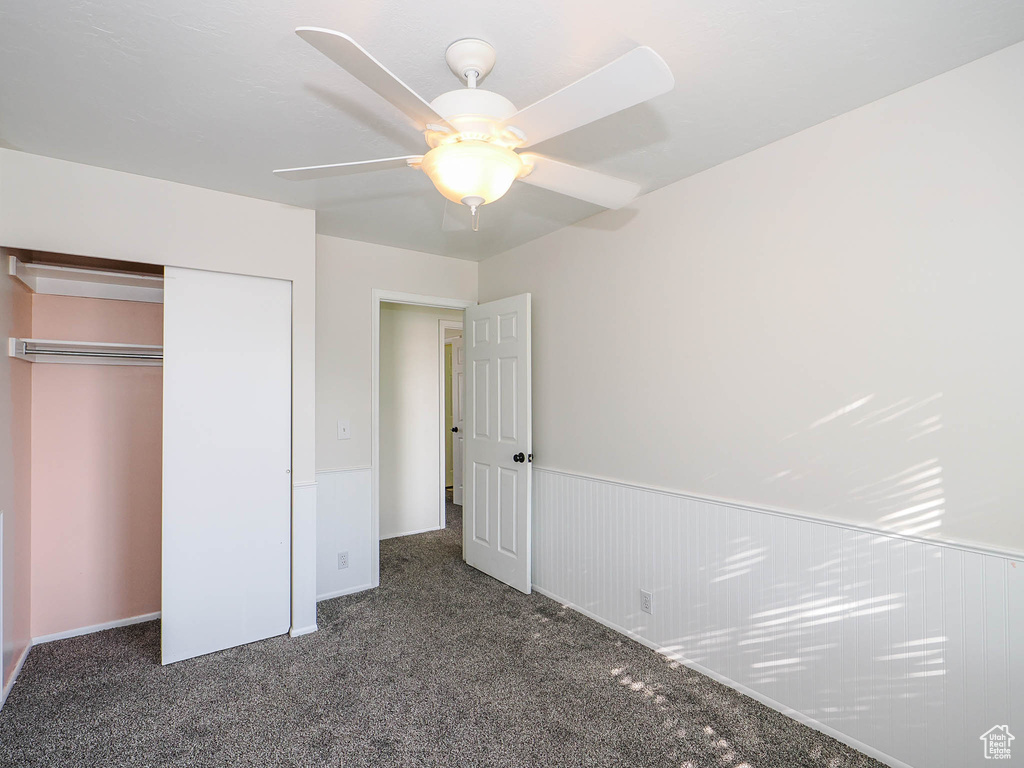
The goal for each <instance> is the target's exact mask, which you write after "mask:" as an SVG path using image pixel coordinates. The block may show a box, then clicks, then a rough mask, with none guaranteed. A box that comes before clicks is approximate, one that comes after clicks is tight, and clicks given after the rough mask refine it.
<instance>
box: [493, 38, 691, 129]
mask: <svg viewBox="0 0 1024 768" xmlns="http://www.w3.org/2000/svg"><path fill="white" fill-rule="evenodd" d="M673 85H675V78H673V77H672V71H671V70H670V69H669V68H668V64H666V63H665V61H664V60H663V59H662V58H661V56H659V55H658V54H656V53H655V52H654V51H653V50H651V49H650V48H648V47H646V46H641V47H640V48H634V49H633V50H632V51H630V52H629V53H627V54H626V55H625V56H620V57H619V58H617V59H616V60H615V61H613V62H612V63H611V64H606V65H605V66H603V67H601V68H600V69H599V70H597V71H596V72H591V73H590V74H589V75H587V76H586V77H584V78H582V79H580V80H577V81H576V82H575V83H573V84H572V85H567V86H566V87H565V88H563V89H562V90H560V91H555V93H553V94H551V95H550V96H548V97H547V98H544V99H541V100H540V101H538V102H534V103H533V104H531V105H530V106H528V107H524V108H523V109H521V110H519V111H518V112H516V114H514V115H512V117H510V118H509V119H508V120H506V121H505V126H506V127H513V128H518V129H519V130H520V131H522V132H523V133H525V134H526V143H525V144H524V145H523V146H524V147H529V146H532V145H534V144H539V143H540V142H542V141H545V140H546V139H550V138H552V137H554V136H558V135H560V134H563V133H565V132H567V131H571V130H572V129H573V128H579V127H580V126H583V125H586V124H587V123H592V122H594V121H595V120H600V119H601V118H602V117H607V116H608V115H613V114H615V113H616V112H621V111H622V110H624V109H628V108H629V107H632V106H633V105H635V104H639V103H641V102H643V101H647V100H648V99H653V98H654V97H655V96H659V95H661V94H663V93H666V92H668V91H670V90H672V86H673Z"/></svg>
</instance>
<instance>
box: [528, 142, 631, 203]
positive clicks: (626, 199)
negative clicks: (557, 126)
mask: <svg viewBox="0 0 1024 768" xmlns="http://www.w3.org/2000/svg"><path fill="white" fill-rule="evenodd" d="M520 157H522V158H523V160H524V161H525V162H526V163H527V164H532V165H533V170H532V171H531V172H530V174H529V175H527V176H523V177H522V178H520V179H519V180H520V181H525V182H526V183H527V184H532V185H533V186H535V187H543V188H544V189H550V190H551V191H552V192H558V193H560V194H563V195H568V196H569V197H575V198H576V199H577V200H586V201H587V202H588V203H594V204H595V205H601V206H604V207H605V208H621V207H622V206H624V205H628V204H629V203H630V202H632V201H633V200H634V199H635V198H636V196H637V194H639V192H640V185H639V184H635V183H633V182H632V181H625V180H624V179H617V178H615V177H614V176H605V175H604V174H603V173H598V172H597V171H588V170H587V169H586V168H580V167H578V166H575V165H568V164H567V163H560V162H558V161H557V160H552V159H551V158H550V157H544V156H543V155H534V154H527V153H524V154H522V155H520Z"/></svg>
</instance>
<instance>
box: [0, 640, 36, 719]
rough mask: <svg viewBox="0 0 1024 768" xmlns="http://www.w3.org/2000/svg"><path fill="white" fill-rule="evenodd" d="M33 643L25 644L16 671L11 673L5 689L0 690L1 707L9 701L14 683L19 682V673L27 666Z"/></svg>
mask: <svg viewBox="0 0 1024 768" xmlns="http://www.w3.org/2000/svg"><path fill="white" fill-rule="evenodd" d="M32 645H33V644H32V643H29V644H28V645H26V646H25V650H24V651H22V652H21V657H20V658H19V659H18V663H17V664H15V665H14V671H13V672H12V673H11V679H10V680H8V681H7V685H5V686H4V688H3V691H0V709H3V708H4V703H5V702H6V701H7V696H8V694H10V692H11V689H12V688H13V687H14V684H15V683H16V682H18V675H19V674H21V668H22V667H23V666H25V659H27V658H28V652H29V651H31V650H32Z"/></svg>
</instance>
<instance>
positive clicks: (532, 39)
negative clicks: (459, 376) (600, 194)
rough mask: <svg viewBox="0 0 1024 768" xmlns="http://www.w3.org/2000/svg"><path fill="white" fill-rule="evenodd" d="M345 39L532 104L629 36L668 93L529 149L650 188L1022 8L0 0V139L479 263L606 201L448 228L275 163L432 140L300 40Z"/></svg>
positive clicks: (914, 72)
mask: <svg viewBox="0 0 1024 768" xmlns="http://www.w3.org/2000/svg"><path fill="white" fill-rule="evenodd" d="M299 25H312V26H323V27H329V28H333V29H338V30H340V31H343V32H346V33H348V34H350V35H351V36H353V37H354V38H355V39H356V40H357V41H359V42H360V43H361V44H362V45H363V46H364V47H365V48H367V49H368V50H369V51H370V52H371V53H372V54H373V55H374V56H376V58H378V59H379V60H381V61H382V62H384V64H385V65H386V66H387V67H388V68H390V69H391V70H392V71H393V72H395V73H396V74H397V75H398V76H399V77H401V78H403V79H404V80H405V81H406V82H407V83H408V84H409V85H411V86H412V87H413V88H414V89H415V90H417V91H418V92H419V93H420V94H421V95H422V96H424V97H425V98H426V99H427V100H430V99H433V98H434V97H435V96H437V95H438V94H440V93H442V92H444V91H447V90H451V89H453V88H455V87H458V86H459V83H458V81H457V80H456V79H455V78H454V77H453V76H452V74H451V73H450V72H449V71H448V69H447V67H446V65H445V62H444V50H445V47H446V46H447V45H448V43H450V42H452V41H453V40H456V39H458V38H461V37H468V36H476V37H482V38H484V39H486V40H488V41H490V42H491V43H492V44H493V45H494V46H495V47H496V48H497V49H498V63H497V65H496V67H495V69H494V72H493V73H492V74H491V75H490V77H488V78H487V80H486V81H485V82H484V83H483V87H485V88H488V89H489V90H494V91H497V92H499V93H501V94H503V95H504V96H506V97H508V98H510V99H511V100H512V101H513V102H514V103H515V104H516V105H517V106H519V107H523V106H526V105H527V104H529V103H531V102H533V101H535V100H537V99H539V98H541V97H543V96H545V95H547V94H548V93H550V92H552V91H554V90H556V89H558V88H560V87H562V86H564V85H566V84H568V83H570V82H572V81H573V80H576V79H578V78H579V77H581V76H583V75H585V74H587V73H588V72H590V71H592V70H593V69H596V68H597V67H599V66H601V65H602V64H604V63H606V62H608V61H611V60H612V59H614V58H616V57H617V56H619V55H621V54H623V53H625V52H626V51H628V50H629V49H631V48H632V47H634V46H635V45H637V44H644V45H649V46H651V47H653V48H654V49H655V50H656V51H658V52H659V53H660V54H661V55H662V56H663V57H664V58H665V60H666V61H667V62H668V64H669V66H670V67H671V68H672V71H673V72H674V74H675V77H676V88H675V90H674V91H673V92H671V93H669V94H667V95H664V96H661V97H658V98H657V99H655V100H653V101H651V102H648V103H646V104H641V105H639V106H637V107H633V108H632V109H629V110H627V111H625V112H622V113H619V114H618V115H614V116H612V117H609V118H606V119H604V120H601V121H598V122H597V123H593V124H591V125H589V126H586V127H584V128H580V129H578V130H576V131H573V132H571V133H569V134H566V135H564V136H561V137H558V138H556V139H552V140H550V141H548V142H545V143H543V144H540V145H538V146H537V148H536V150H537V151H538V152H540V153H542V154H547V155H551V156H553V157H556V158H558V159H561V160H565V161H569V162H573V163H577V164H579V165H583V166H586V167H588V168H593V169H595V170H600V171H603V172H605V173H609V174H613V175H617V176H621V177H622V178H626V179H631V180H634V181H637V182H639V183H640V184H642V185H643V190H644V191H650V190H653V189H657V188H658V187H661V186H664V185H666V184H669V183H671V182H673V181H676V180H678V179H681V178H684V177H686V176H689V175H691V174H693V173H696V172H698V171H701V170H703V169H705V168H709V167H711V166H713V165H716V164H718V163H721V162H723V161H725V160H728V159H730V158H733V157H736V156H737V155H741V154H743V153H745V152H748V151H750V150H752V149H755V148H757V147H760V146H763V145H765V144H768V143H770V142H772V141H774V140H776V139H779V138H781V137H783V136H787V135H789V134H792V133H795V132H796V131H799V130H801V129H803V128H807V127H809V126H811V125H814V124H815V123H819V122H821V121H822V120H826V119H828V118H830V117H832V116H834V115H837V114H841V113H843V112H846V111H849V110H851V109H853V108H855V107H858V106H860V105H863V104H866V103H868V102H870V101H874V100H875V99H878V98H881V97H882V96H885V95H887V94H890V93H893V92H894V91H897V90H900V89H901V88H905V87H907V86H909V85H912V84H914V83H918V82H920V81H922V80H925V79H927V78H929V77H932V76H934V75H937V74H939V73H941V72H945V71H947V70H950V69H952V68H954V67H957V66H959V65H961V64H964V63H966V62H968V61H972V60H973V59H976V58H979V57H981V56H984V55H986V54H988V53H991V52H993V51H996V50H998V49H1000V48H1003V47H1006V46H1008V45H1011V44H1013V43H1016V42H1019V41H1020V40H1022V39H1024V2H1021V0H813V1H811V0H650V1H647V2H645V1H644V0H636V1H635V2H622V0H569V1H567V0H520V1H519V2H503V3H497V2H489V1H487V0H483V1H480V0H478V2H475V3H474V2H465V1H464V0H462V1H460V0H429V1H422V2H413V1H412V0H347V1H346V2H337V1H333V2H327V0H293V1H292V2H281V0H215V1H214V0H130V1H129V0H120V2H118V1H116V0H46V2H29V1H27V0H26V1H23V2H15V3H4V4H3V5H0V73H2V74H0V145H2V146H6V147H10V148H13V149H18V150H23V151H25V152H31V153H35V154H41V155H49V156H52V157H58V158H64V159H67V160H73V161H76V162H81V163H88V164H90V165H97V166H103V167H106V168H114V169H118V170H122V171H129V172H132V173H138V174H143V175H146V176H154V177H157V178H162V179H171V180H173V181H180V182H184V183H186V184H193V185H197V186H201V187H209V188H211V189H219V190H224V191H227V192H234V193H238V194H243V195H249V196H252V197H259V198H265V199H269V200H276V201H280V202H284V203H291V204H293V205H299V206H303V207H310V208H316V210H317V212H318V213H317V228H318V230H319V231H320V232H322V233H326V234H331V235H338V236H340V237H347V238H353V239H356V240H366V241H371V242H376V243H385V244H388V245H395V246H401V247H404V248H411V249H414V250H420V251H427V252H431V253H440V254H446V255H450V256H458V257H462V258H469V259H479V258H484V257H486V256H489V255H492V254H494V253H499V252H501V251H503V250H505V249H507V248H510V247H512V246H515V245H518V244H521V243H524V242H527V241H529V240H532V239H534V238H536V237H539V236H541V235H543V234H546V233H548V232H551V231H553V230H555V229H558V228H560V227H563V226H566V225H568V224H570V223H573V222H576V221H579V220H581V219H584V218H586V217H588V216H590V215H592V214H594V213H596V212H597V211H599V210H600V209H599V208H596V207H595V206H592V205H589V204H587V203H582V202H579V201H576V200H572V199H569V198H565V197H562V196H560V195H557V194H555V193H553V192H548V191H545V190H542V189H538V188H535V187H530V186H528V185H525V184H516V185H514V187H513V189H512V191H510V192H509V194H508V195H507V196H506V197H505V198H503V199H501V200H499V201H497V202H496V203H494V204H493V205H490V206H488V207H486V208H485V209H483V211H482V212H481V225H482V229H481V231H480V232H478V233H473V232H470V231H463V232H443V231H442V230H441V219H442V212H443V208H444V199H443V198H442V197H441V196H440V194H438V193H437V192H436V191H435V190H434V189H433V187H432V186H431V185H430V182H429V181H428V180H427V178H426V177H425V176H424V175H423V174H422V173H420V172H418V171H413V170H405V169H400V170H393V171H384V172H381V173H378V174H368V175H364V176H356V177H352V176H350V177H346V178H338V179H332V180H328V181H319V182H289V181H285V180H282V179H278V178H275V177H274V176H272V175H271V173H270V172H271V170H272V169H274V168H281V167H290V166H300V165H315V164H321V163H337V162H347V161H352V160H364V159H371V158H377V157H388V156H392V155H402V154H419V153H421V152H423V151H424V148H425V147H424V144H423V140H422V137H421V135H420V134H418V133H416V131H415V130H414V129H413V128H412V127H411V126H410V125H409V123H408V120H407V118H405V117H404V116H403V115H402V114H401V113H399V112H398V111H397V110H396V109H395V108H393V107H392V106H390V105H389V104H387V103H386V102H384V101H382V100H381V99H380V98H379V97H377V96H376V94H374V93H372V92H371V91H369V90H368V89H367V88H366V87H365V86H363V85H362V84H360V83H359V82H357V81H355V80H354V79H353V78H352V77H351V76H350V75H348V74H347V73H346V72H344V71H342V70H341V69H339V68H338V67H337V66H335V65H334V64H332V63H331V62H330V61H329V60H328V59H326V58H325V57H324V56H323V55H321V54H320V53H318V52H317V51H316V50H314V49H313V48H311V47H310V46H309V45H307V44H306V43H304V42H303V41H302V40H300V39H299V38H298V37H297V36H296V35H295V34H294V33H293V29H294V27H296V26H299Z"/></svg>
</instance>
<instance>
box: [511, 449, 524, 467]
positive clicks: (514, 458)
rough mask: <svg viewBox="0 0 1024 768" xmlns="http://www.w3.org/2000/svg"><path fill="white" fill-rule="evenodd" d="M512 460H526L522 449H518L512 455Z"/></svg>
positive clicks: (520, 461) (521, 461)
mask: <svg viewBox="0 0 1024 768" xmlns="http://www.w3.org/2000/svg"><path fill="white" fill-rule="evenodd" d="M512 461H515V462H518V463H520V464H522V463H523V462H524V461H526V456H525V455H524V454H523V453H522V451H520V452H519V453H517V454H516V455H515V456H513V457H512Z"/></svg>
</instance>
